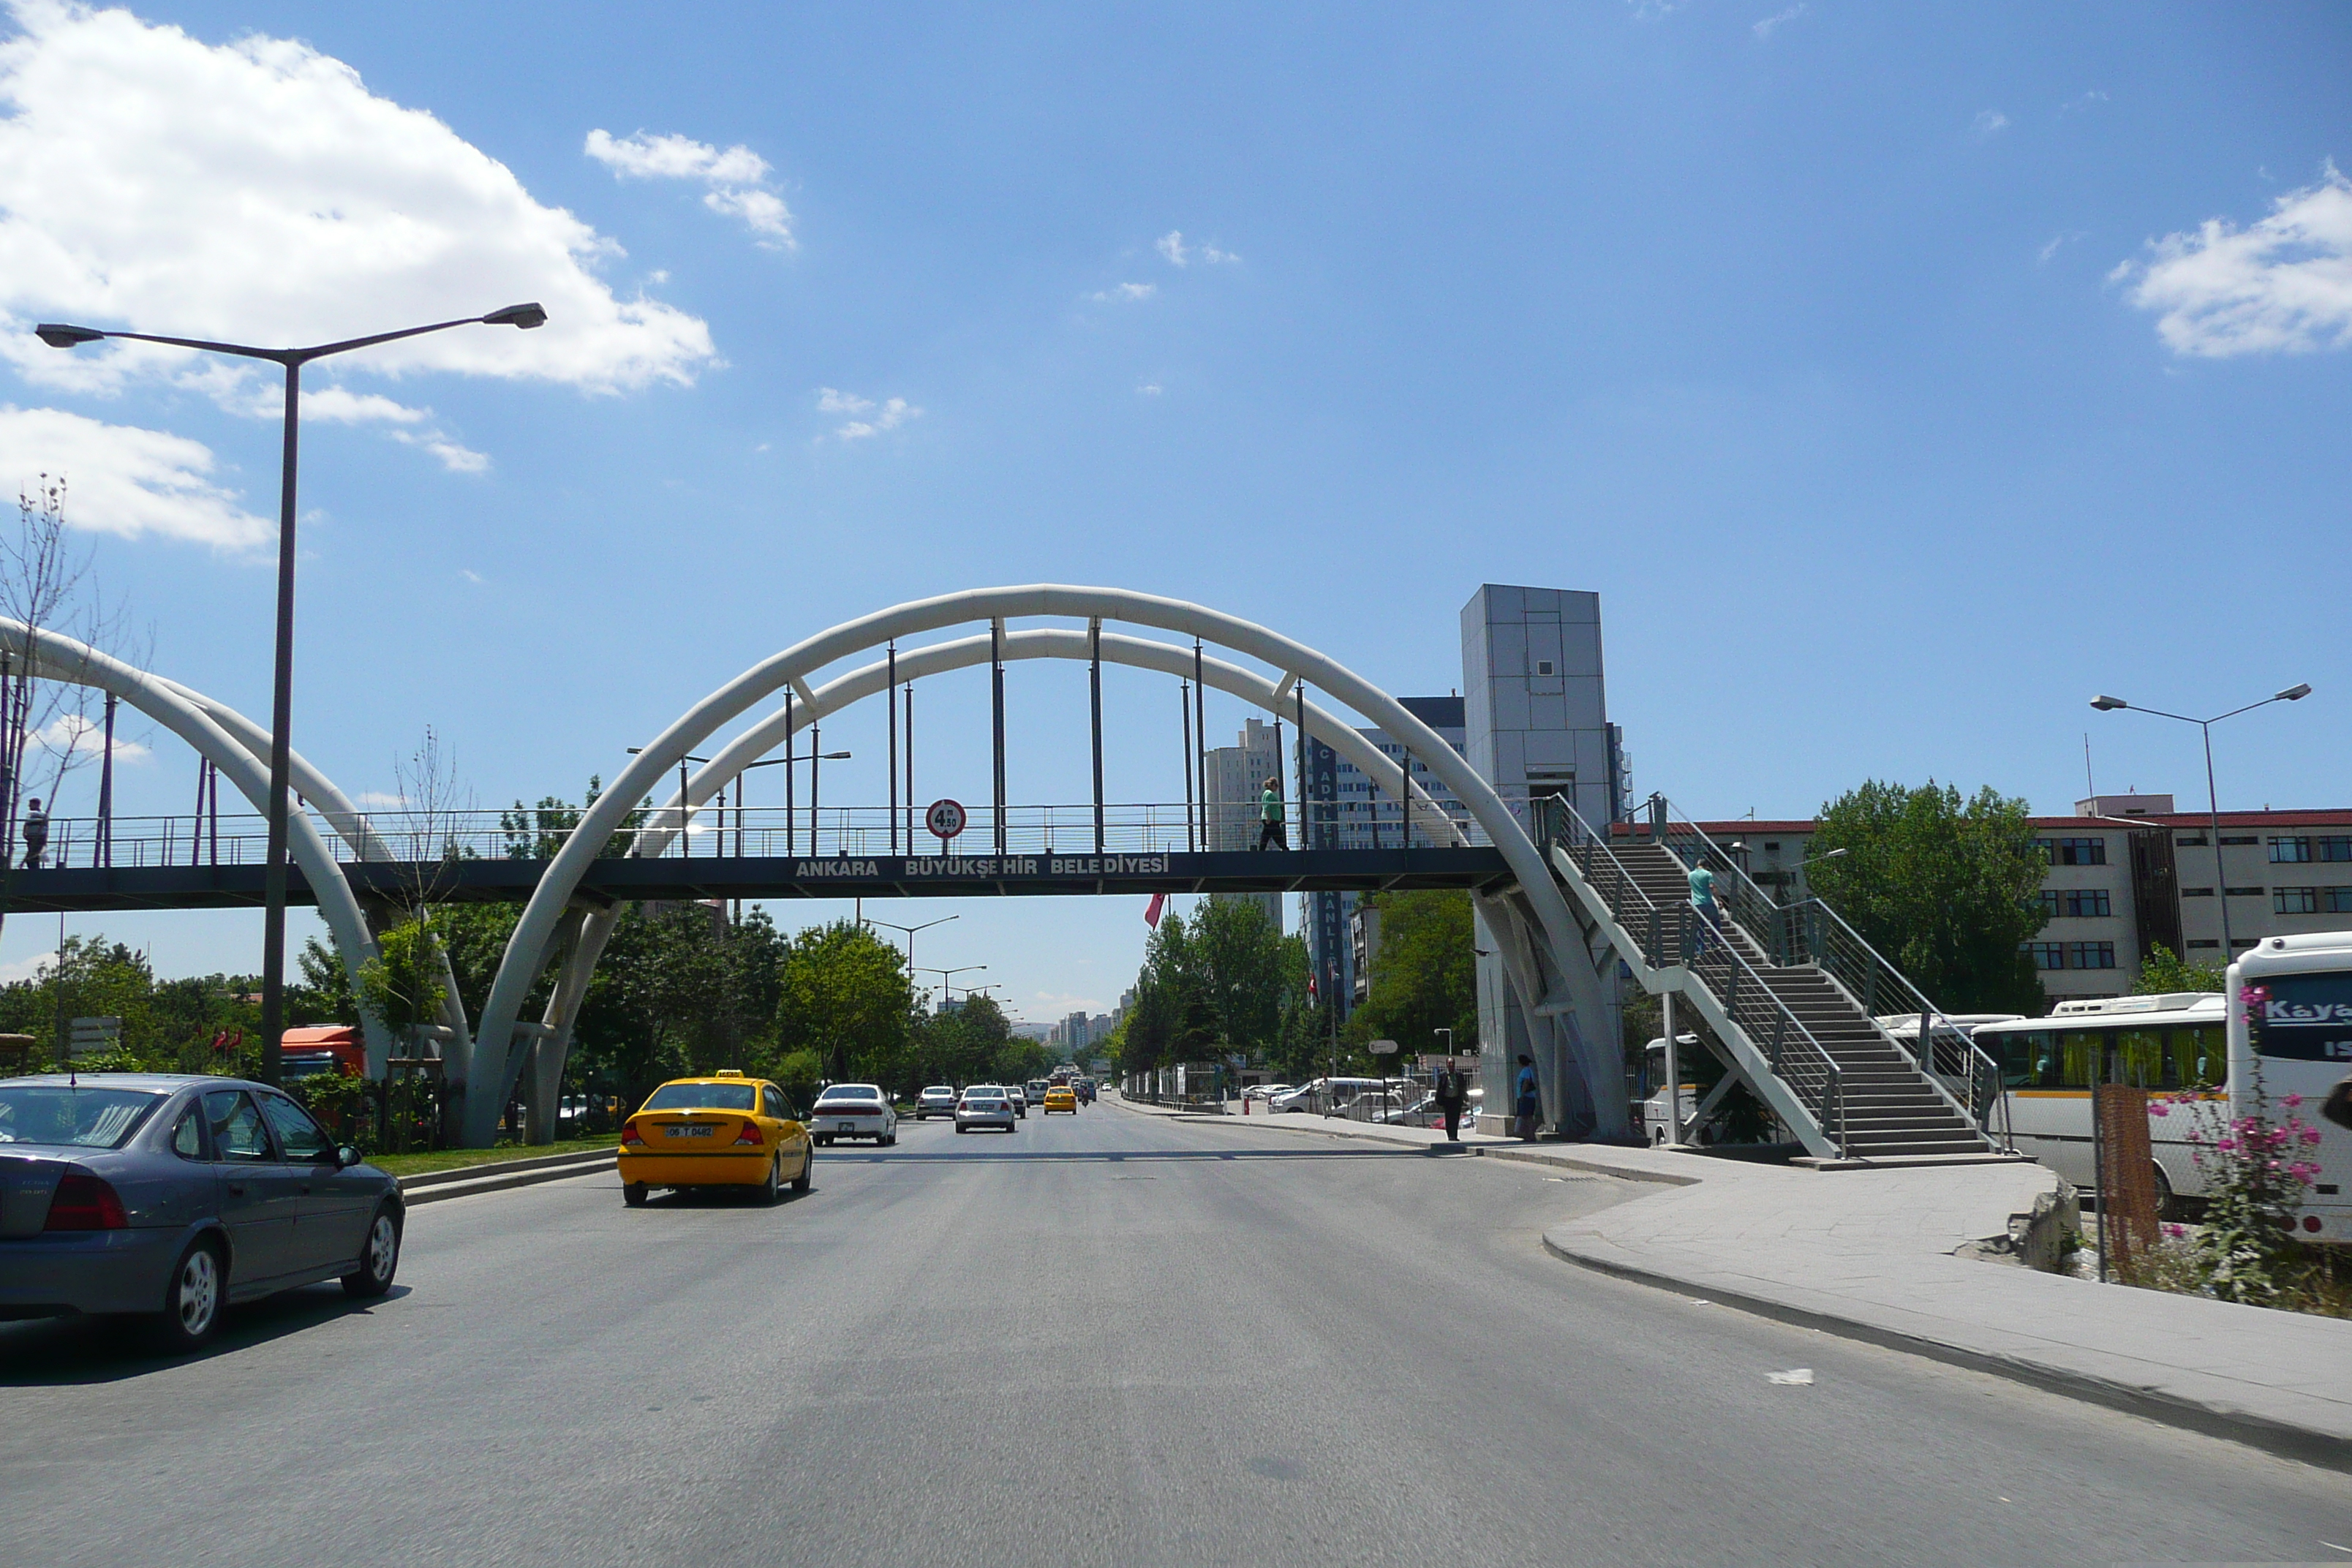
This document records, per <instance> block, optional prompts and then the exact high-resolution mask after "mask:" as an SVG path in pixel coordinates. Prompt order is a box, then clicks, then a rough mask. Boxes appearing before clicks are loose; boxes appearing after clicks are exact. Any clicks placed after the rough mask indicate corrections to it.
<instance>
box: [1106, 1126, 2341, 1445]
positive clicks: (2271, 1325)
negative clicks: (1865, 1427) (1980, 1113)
mask: <svg viewBox="0 0 2352 1568" xmlns="http://www.w3.org/2000/svg"><path fill="white" fill-rule="evenodd" d="M1107 1098H1108V1097H1107ZM1119 1103H1121V1104H1122V1105H1124V1106H1125V1109H1128V1110H1136V1111H1143V1112H1149V1113H1153V1114H1163V1115H1164V1114H1172V1113H1171V1112H1168V1111H1166V1110H1162V1109H1161V1108H1159V1107H1155V1106H1145V1105H1126V1104H1125V1102H1124V1101H1120V1102H1119ZM1192 1119H1193V1120H1198V1121H1219V1122H1223V1123H1227V1124H1230V1125H1231V1126H1233V1127H1234V1128H1237V1129H1257V1130H1263V1131H1271V1132H1297V1133H1309V1134H1317V1133H1319V1134H1322V1135H1324V1136H1327V1137H1342V1138H1363V1139H1370V1140H1372V1141H1374V1142H1383V1143H1398V1144H1412V1145H1419V1146H1423V1147H1429V1146H1431V1145H1436V1146H1439V1147H1443V1146H1444V1132H1443V1131H1426V1130H1424V1129H1421V1128H1414V1127H1381V1126H1374V1125H1371V1124H1370V1123H1366V1122H1360V1121H1344V1120H1340V1119H1337V1118H1332V1119H1328V1120H1327V1119H1326V1118H1323V1117H1319V1116H1314V1117H1309V1116H1269V1117H1267V1118H1265V1120H1264V1121H1259V1120H1258V1119H1257V1118H1256V1117H1255V1116H1252V1117H1250V1118H1248V1119H1247V1120H1246V1121H1244V1120H1242V1119H1240V1118H1234V1117H1205V1116H1203V1117H1197V1118H1192ZM1463 1142H1464V1144H1465V1147H1466V1148H1467V1149H1468V1150H1469V1151H1470V1152H1473V1153H1475V1154H1478V1155H1482V1156H1485V1157H1488V1158H1495V1159H1503V1160H1513V1161H1528V1162H1531V1163H1538V1164H1549V1165H1557V1166H1561V1167H1565V1168H1572V1169H1576V1170H1582V1171H1592V1172H1598V1173H1603V1174H1608V1175H1613V1176H1618V1177H1621V1178H1623V1179H1625V1180H1628V1181H1634V1182H1646V1183H1652V1184H1657V1185H1658V1186H1660V1187H1661V1188H1662V1189H1663V1190H1661V1191H1660V1192H1658V1193H1656V1194H1654V1195H1650V1196H1645V1197H1642V1198H1639V1199H1636V1200H1634V1201H1633V1202H1630V1203H1624V1204H1620V1205H1616V1206H1615V1207H1613V1208H1609V1209H1604V1210H1602V1211H1601V1213H1599V1214H1596V1215H1591V1216H1589V1217H1587V1218H1584V1219H1580V1220H1576V1221H1573V1222H1570V1223H1569V1224H1565V1225H1561V1226H1557V1227H1555V1228H1553V1229H1551V1230H1549V1231H1547V1232H1545V1233H1544V1238H1543V1242H1544V1246H1545V1247H1546V1248H1547V1249H1548V1250H1549V1251H1550V1252H1552V1253H1553V1254H1555V1255H1556V1256H1558V1257H1560V1258H1566V1259H1568V1260H1569V1261H1570V1262H1573V1263H1578V1264H1581V1265H1583V1266H1584V1267H1586V1268H1594V1269H1598V1270H1600V1271H1601V1272H1603V1273H1608V1274H1615V1275H1618V1276H1621V1277H1622V1278H1625V1279H1638V1280H1641V1281H1643V1283H1645V1284H1650V1285H1657V1286H1662V1287H1664V1288H1666V1289H1675V1290H1683V1291H1686V1292H1689V1293H1690V1294H1693V1295H1696V1296H1700V1297H1704V1298H1706V1300H1710V1301H1716V1302H1719V1303H1722V1304H1724V1305H1726V1306H1733V1307H1738V1308H1741V1309H1743V1310H1748V1311H1752V1312H1758V1313H1760V1314H1762V1315H1764V1316H1766V1317H1770V1318H1777V1319H1779V1320H1780V1321H1784V1322H1790V1323H1797V1324H1801V1325H1803V1326H1805V1327H1808V1328H1815V1329H1822V1330H1824V1331H1829V1332H1832V1333H1836V1334H1842V1335H1844V1336H1846V1337H1848V1338H1852V1339H1860V1340H1867V1341H1869V1342H1872V1343H1874V1344H1881V1345H1886V1346H1889V1347H1891V1348H1893V1349H1896V1350H1902V1351H1907V1352H1913V1353H1915V1354H1920V1355H1927V1356H1931V1357H1933V1358H1935V1359H1936V1360H1938V1361H1943V1362H1948V1363H1953V1364H1956V1365H1959V1366H1967V1367H1972V1368H1975V1369H1977V1370H1979V1371H1982V1372H1990V1373H1999V1374H2000V1375H2001V1376H2004V1377H2011V1378H2014V1379H2017V1380H2018V1381H2020V1382H2023V1383H2030V1384H2035V1385H2037V1386H2039V1387H2042V1388H2046V1389H2051V1390H2053V1391H2054V1392H2057V1393H2061V1394H2070V1395H2073V1396H2074V1397H2076V1398H2081V1399H2087V1400H2091V1401H2094V1402H2095V1403H2098V1404H2103V1405H2111V1406H2113V1407H2115V1408H2117V1409H2121V1410H2127V1411H2130V1412H2132V1413H2134V1414H2136V1415H2147V1416H2151V1417H2154V1418H2155V1419H2157V1420H2159V1421H2165V1422H2168V1423H2170V1424H2172V1425H2174V1426H2185V1427H2189V1428H2190V1429H2192V1430H2196V1431H2201V1432H2206V1433H2210V1434H2212V1435H2214V1436H2224V1437H2231V1438H2234V1439H2236V1440H2238V1441H2240V1442H2245V1443H2251V1444H2254V1445H2256V1446H2258V1447H2265V1448H2269V1449H2273V1450H2274V1451H2276V1452H2279V1453H2283V1454H2285V1455H2288V1456H2290V1457H2292V1458H2299V1459H2304V1460H2306V1461H2309V1462H2311V1463H2314V1464H2320V1465H2326V1466H2330V1467H2332V1468H2337V1469H2352V1321H2344V1320H2342V1319H2334V1318H2316V1317H2311V1316H2307V1315H2305V1314H2303V1313H2298V1312H2276V1311H2271V1310H2266V1309H2264V1308H2260V1307H2242V1306H2236V1305H2233V1304H2231V1303H2230V1302H2226V1301H2214V1300H2205V1299H2203V1298H2200V1297H2194V1296H2176V1295H2171V1294H2168V1293H2166V1292H2163V1291H2158V1290H2140V1289H2132V1288H2130V1287H2128V1286H2122V1285H2101V1284H2098V1283H2095V1281H2090V1280H2083V1279H2071V1278H2068V1277H2065V1276H2063V1275H2056V1274H2043V1273H2040V1272H2037V1271H2035V1270H2032V1269H2030V1268H2018V1267H2014V1266H2011V1265H2005V1264H2001V1263H1997V1262H1991V1261H1988V1260H1985V1259H1983V1258H1974V1257H1963V1256H1956V1254H1958V1251H1959V1249H1960V1248H1962V1247H1966V1246H1967V1245H1968V1244H1969V1243H1970V1242H1974V1241H1981V1240H1986V1239H1990V1238H1992V1237H2002V1236H2005V1235H2007V1234H2008V1230H2009V1221H2010V1218H2011V1216H2012V1215H2023V1214H2026V1213H2029V1212H2030V1211H2031V1210H2032V1207H2033V1203H2034V1199H2035V1198H2036V1197H2037V1196H2039V1195H2040V1194H2043V1193H2047V1192H2050V1191H2053V1189H2054V1188H2055V1187H2056V1185H2057V1177H2056V1176H2055V1175H2054V1174H2053V1173H2051V1172H2050V1171H2048V1170H2046V1169H2044V1168H2042V1166H2039V1165H2026V1164H2000V1165H1946V1166H1934V1167H1925V1168H1915V1169H1906V1170H1885V1171H1856V1170H1844V1171H1833V1172H1822V1171H1811V1170H1806V1169H1803V1168H1801V1167H1796V1166H1787V1165H1758V1164H1747V1163H1741V1162H1738V1161H1734V1160H1724V1159H1716V1158H1710V1157H1708V1156H1706V1155H1703V1154H1691V1153H1684V1152H1676V1151H1672V1150H1664V1149H1620V1148H1612V1147H1607V1146H1602V1145H1585V1144H1575V1143H1533V1144H1529V1143H1519V1142H1515V1141H1511V1140H1507V1139H1499V1138H1465V1140H1464V1141H1463Z"/></svg>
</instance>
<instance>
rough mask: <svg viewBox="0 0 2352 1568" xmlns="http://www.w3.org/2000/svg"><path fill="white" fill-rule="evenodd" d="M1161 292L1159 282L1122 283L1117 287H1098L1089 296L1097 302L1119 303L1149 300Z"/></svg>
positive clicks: (1104, 303)
mask: <svg viewBox="0 0 2352 1568" xmlns="http://www.w3.org/2000/svg"><path fill="white" fill-rule="evenodd" d="M1159 292H1160V285H1159V284H1157V283H1122V284H1120V285H1119V286H1118V288H1116V289H1097V290H1095V291H1094V292H1093V293H1091V294H1089V295H1087V299H1089V300H1094V301H1095V302H1096V303H1097V304H1103V305H1110V304H1118V303H1121V302H1123V301H1127V300H1149V299H1150V298H1151V297H1152V296H1153V295H1154V294H1157V293H1159Z"/></svg>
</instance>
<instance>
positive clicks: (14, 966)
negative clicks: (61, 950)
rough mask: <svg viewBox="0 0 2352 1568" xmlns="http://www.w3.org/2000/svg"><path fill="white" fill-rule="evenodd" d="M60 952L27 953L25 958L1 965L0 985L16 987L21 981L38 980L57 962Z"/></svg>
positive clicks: (53, 949) (54, 949) (54, 950)
mask: <svg viewBox="0 0 2352 1568" xmlns="http://www.w3.org/2000/svg"><path fill="white" fill-rule="evenodd" d="M57 957H58V950H57V949H56V948H54V947H53V948H51V949H49V950H48V951H47V952H32V953H26V955H25V956H24V957H22V958H18V959H12V960H10V961H9V962H8V963H0V985H14V984H16V983H17V982H18V981H20V980H38V979H39V978H40V977H41V976H42V975H44V974H47V973H48V972H49V965H50V964H52V963H56V962H57Z"/></svg>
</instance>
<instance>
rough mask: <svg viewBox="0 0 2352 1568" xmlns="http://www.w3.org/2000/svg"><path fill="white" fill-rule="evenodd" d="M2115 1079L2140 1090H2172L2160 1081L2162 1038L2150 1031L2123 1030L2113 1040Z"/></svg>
mask: <svg viewBox="0 0 2352 1568" xmlns="http://www.w3.org/2000/svg"><path fill="white" fill-rule="evenodd" d="M2115 1041H2116V1076H2117V1077H2118V1078H2119V1079H2122V1081H2123V1082H2125V1083H2128V1084H2133V1085H2136V1086H2137V1087H2138V1088H2141V1089H2173V1088H2178V1087H2179V1086H2178V1085H2177V1084H2168V1083H2166V1082H2165V1081H2164V1037H2163V1036H2162V1035H2161V1034H2159V1033H2158V1031H2156V1030H2154V1029H2123V1030H2119V1031H2117V1033H2116V1037H2115Z"/></svg>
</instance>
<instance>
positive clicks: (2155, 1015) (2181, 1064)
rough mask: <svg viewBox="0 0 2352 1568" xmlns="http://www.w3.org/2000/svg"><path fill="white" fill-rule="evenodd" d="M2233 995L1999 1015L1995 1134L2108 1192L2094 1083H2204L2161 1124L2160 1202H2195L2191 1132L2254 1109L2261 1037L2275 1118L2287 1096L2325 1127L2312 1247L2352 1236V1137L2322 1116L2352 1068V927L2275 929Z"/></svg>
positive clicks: (1985, 1040)
mask: <svg viewBox="0 0 2352 1568" xmlns="http://www.w3.org/2000/svg"><path fill="white" fill-rule="evenodd" d="M2227 984H2228V986H2229V990H2228V991H2227V992H2226V993H2224V994H2215V993H2211V992H2202V993H2199V992H2175V993H2171V994H2166V995H2161V996H2116V997H2110V998H2105V999H2103V1000H2099V1001H2082V1002H2062V1003H2060V1004H2059V1005H2058V1006H2057V1008H2056V1009H2055V1010H2054V1011H2053V1013H2052V1014H2051V1015H2050V1016H2048V1017H2046V1018H2021V1019H2017V1020H2014V1021H2011V1022H2004V1023H1987V1024H1982V1025H1979V1026H1978V1027H1977V1028H1976V1030H1975V1031H1974V1037H1975V1040H1976V1043H1977V1045H1978V1046H1979V1047H1980V1048H1982V1049H1983V1050H1984V1052H1985V1054H1986V1055H1988V1056H1990V1057H1991V1058H1992V1059H1993V1060H1994V1061H1996V1062H1998V1063H1999V1064H2000V1070H2001V1082H2002V1086H2003V1093H2002V1099H2001V1104H2000V1106H1999V1107H1998V1108H1997V1109H1996V1110H1995V1111H1994V1112H1993V1116H1992V1131H1994V1132H1995V1133H1996V1134H2000V1133H2001V1132H2003V1131H2006V1132H2007V1133H2008V1135H2009V1136H2010V1138H2011V1140H2012V1141H2013V1142H2015V1144H2016V1146H2017V1148H2018V1149H2019V1150H2020V1151H2021V1152H2023V1153H2027V1154H2030V1155H2032V1156H2033V1157H2034V1158H2035V1159H2037V1160H2039V1161H2041V1162H2042V1163H2043V1164H2045V1165H2047V1166H2049V1167H2050V1168H2051V1169H2052V1170H2054V1171H2056V1172H2057V1173H2058V1174H2059V1175H2061V1176H2062V1177H2063V1178H2064V1179H2065V1180H2067V1181H2068V1182H2071V1183H2073V1184H2074V1185H2076V1186H2079V1187H2088V1188H2095V1187H2096V1186H2097V1179H2096V1173H2095V1171H2094V1170H2093V1168H2092V1152H2091V1085H2092V1084H2093V1083H2095V1082H2097V1083H2128V1084H2137V1085H2138V1086H2140V1087H2142V1088H2145V1089H2149V1090H2152V1091H2157V1092H2159V1093H2164V1094H2172V1093H2178V1092H2179V1091H2181V1090H2185V1089H2205V1090H2208V1091H2210V1094H2211V1096H2212V1098H2211V1099H2210V1100H2209V1101H2208V1102H2207V1105H2208V1106H2209V1107H2210V1110H2207V1109H2200V1108H2196V1107H2187V1106H2173V1107H2170V1108H2168V1113H2167V1114H2166V1115H2163V1116H2161V1117H2158V1116H2151V1117H2150V1118H2149V1119H2148V1141H2149V1144H2150V1152H2151V1153H2152V1154H2153V1155H2154V1156H2155V1160H2156V1165H2157V1178H2158V1189H2157V1192H2158V1199H2159V1201H2160V1202H2165V1203H2167V1204H2168V1200H2169V1199H2170V1198H2171V1197H2172V1196H2173V1195H2174V1194H2178V1195H2180V1196H2183V1197H2195V1196H2199V1195H2201V1194H2202V1193H2203V1192H2204V1181H2203V1178H2202V1177H2201V1176H2200V1174H2199V1173H2198V1171H2197V1165H2196V1162H2195V1160H2194V1159H2193V1158H2192V1157H2191V1153H2190V1147H2189V1133H2190V1132H2192V1131H2199V1130H2200V1128H2209V1127H2210V1126H2211V1125H2213V1121H2212V1120H2211V1119H2212V1117H2213V1116H2214V1115H2215V1114H2217V1113H2220V1112H2223V1111H2226V1112H2228V1113H2229V1114H2231V1115H2239V1114H2245V1113H2247V1112H2250V1111H2252V1110H2254V1109H2255V1103H2254V1100H2253V1093H2254V1089H2253V1086H2254V1082H2255V1079H2256V1076H2257V1075H2256V1073H2255V1070H2254V1069H2255V1058H2254V1049H2253V1047H2254V1042H2255V1039H2256V1037H2257V1035H2259V1039H2260V1044H2261V1047H2262V1056H2261V1072H2260V1075H2259V1076H2260V1079H2261V1082H2262V1086H2263V1095H2264V1097H2265V1098H2266V1099H2267V1101H2268V1113H2269V1115H2270V1116H2271V1117H2272V1118H2273V1120H2277V1119H2283V1118H2284V1115H2285V1114H2286V1108H2285V1107H2284V1104H2283V1103H2282V1101H2283V1100H2284V1097H2285V1096H2287V1095H2290V1094H2299V1095H2301V1096H2302V1097H2303V1106H2302V1109H2301V1110H2300V1111H2299V1112H2298V1114H2300V1115H2301V1116H2302V1118H2303V1120H2304V1121H2305V1122H2306V1123H2308V1124H2310V1125H2311V1126H2314V1127H2316V1128H2318V1129H2320V1130H2321V1132H2322V1134H2323V1137H2322V1141H2321V1142H2320V1145H2319V1147H2318V1148H2317V1149H2316V1150H2315V1151H2311V1152H2309V1153H2308V1154H2307V1155H2303V1154H2299V1156H2298V1157H2309V1158H2313V1159H2314V1160H2315V1163H2317V1164H2318V1165H2319V1167H2320V1173H2319V1176H2318V1178H2317V1180H2316V1181H2315V1184H2314V1185H2313V1188H2312V1190H2311V1193H2310V1194H2309V1195H2308V1196H2307V1197H2306V1198H2305V1203H2304V1207H2303V1212H2302V1214H2301V1215H2300V1216H2299V1218H2298V1223H2299V1224H2300V1226H2301V1227H2302V1231H2301V1234H2302V1236H2303V1238H2304V1239H2305V1240H2306V1241H2315V1242H2320V1241H2324V1242H2336V1243H2342V1242H2352V1203H2347V1200H2346V1198H2345V1196H2344V1193H2343V1183H2344V1180H2345V1178H2346V1176H2347V1174H2352V1132H2347V1131H2346V1130H2345V1129H2343V1128H2340V1127H2336V1126H2334V1125H2332V1124H2331V1123H2328V1122H2326V1121H2324V1120H2322V1119H2321V1117H2320V1115H2319V1103H2320V1101H2321V1100H2325V1099H2326V1096H2327V1091H2328V1089H2330V1088H2331V1087H2333V1086H2334V1085H2335V1083H2336V1080H2337V1079H2341V1078H2342V1077H2343V1076H2344V1075H2345V1074H2346V1073H2347V1071H2352V931H2326V932H2315V933H2313V934H2310V935H2307V936H2285V937H2271V938H2268V939H2266V940H2264V941H2263V943H2262V945H2261V946H2259V947H2257V948H2252V949H2250V950H2248V951H2247V952H2245V953H2243V954H2242V955H2241V956H2240V958H2239V960H2238V962H2237V963H2233V964H2231V966H2230V971H2229V976H2228V980H2227ZM2248 985H2260V986H2263V987H2266V988H2267V989H2268V992H2269V999H2268V1001H2267V1003H2266V1004H2265V1008H2264V1016H2263V1018H2261V1019H2258V1020H2257V1023H2258V1025H2259V1026H2260V1027H2259V1029H2258V1030H2250V1029H2249V1028H2248V1026H2247V1020H2246V1016H2245V1007H2244V1005H2242V1003H2241V1002H2240V1001H2238V1000H2237V998H2238V996H2239V994H2240V993H2241V991H2242V989H2243V988H2244V987H2246V986H2248Z"/></svg>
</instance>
